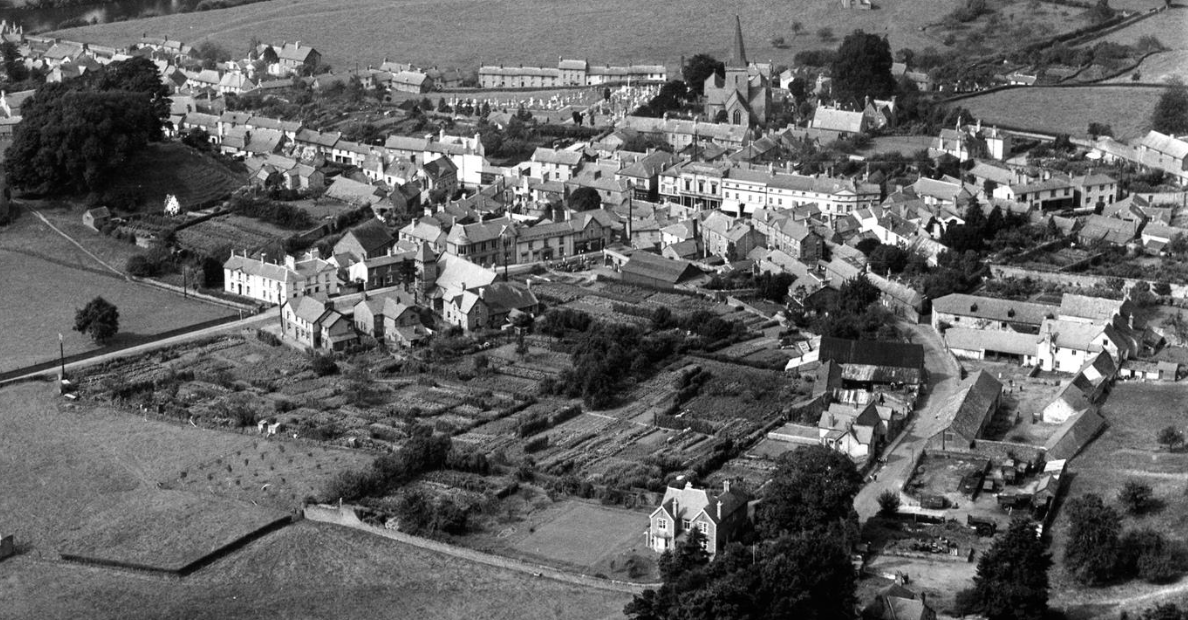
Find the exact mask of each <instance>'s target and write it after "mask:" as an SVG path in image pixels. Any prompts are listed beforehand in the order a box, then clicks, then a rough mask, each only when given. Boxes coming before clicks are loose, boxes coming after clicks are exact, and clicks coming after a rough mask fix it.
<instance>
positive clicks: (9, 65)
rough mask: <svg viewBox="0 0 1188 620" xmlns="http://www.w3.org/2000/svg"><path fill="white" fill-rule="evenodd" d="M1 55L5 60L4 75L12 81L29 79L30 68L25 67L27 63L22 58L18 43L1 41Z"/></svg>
mask: <svg viewBox="0 0 1188 620" xmlns="http://www.w3.org/2000/svg"><path fill="white" fill-rule="evenodd" d="M0 57H2V58H3V60H4V75H5V76H6V77H8V81H9V82H10V83H12V82H24V81H25V80H27V79H29V69H28V68H26V67H25V63H24V62H23V61H22V59H21V51H20V49H18V48H17V46H16V43H13V42H12V41H5V42H4V43H0Z"/></svg>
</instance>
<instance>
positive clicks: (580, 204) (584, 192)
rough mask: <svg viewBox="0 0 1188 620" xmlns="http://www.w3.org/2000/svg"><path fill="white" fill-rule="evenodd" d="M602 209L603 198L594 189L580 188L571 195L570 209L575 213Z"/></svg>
mask: <svg viewBox="0 0 1188 620" xmlns="http://www.w3.org/2000/svg"><path fill="white" fill-rule="evenodd" d="M601 207H602V198H601V197H600V196H599V195H598V190H596V189H594V188H593V187H579V188H577V189H575V190H573V193H572V194H570V195H569V208H570V209H573V210H574V211H593V210H594V209H598V208H601Z"/></svg>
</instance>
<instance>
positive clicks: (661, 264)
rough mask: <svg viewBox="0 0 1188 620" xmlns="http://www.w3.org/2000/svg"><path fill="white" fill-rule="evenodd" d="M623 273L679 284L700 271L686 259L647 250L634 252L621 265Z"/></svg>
mask: <svg viewBox="0 0 1188 620" xmlns="http://www.w3.org/2000/svg"><path fill="white" fill-rule="evenodd" d="M622 269H623V273H625V274H627V273H630V274H635V275H639V276H642V277H646V278H650V279H654V280H660V281H661V282H667V283H669V284H679V283H680V282H683V281H685V280H687V279H689V278H692V277H695V276H697V275H698V274H699V273H700V272H699V271H698V270H697V268H696V267H694V266H693V264H692V263H690V262H689V261H686V260H670V259H667V258H664V257H661V256H657V255H655V254H650V253H648V252H635V253H634V254H632V255H631V258H629V259H627V262H626V263H625V264H624V265H623V268H622Z"/></svg>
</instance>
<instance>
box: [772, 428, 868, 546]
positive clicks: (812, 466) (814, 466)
mask: <svg viewBox="0 0 1188 620" xmlns="http://www.w3.org/2000/svg"><path fill="white" fill-rule="evenodd" d="M861 486H862V475H861V474H859V473H858V470H857V469H856V468H855V467H854V463H853V461H851V460H850V459H849V457H847V456H846V455H844V454H842V453H840V452H836V451H834V450H830V449H829V448H826V447H825V446H804V447H800V448H797V449H796V450H793V451H792V452H789V453H786V454H783V455H781V456H780V459H779V464H778V466H777V468H776V473H775V476H773V478H772V481H771V483H769V484H768V485H767V491H766V494H765V496H764V499H763V503H762V504H760V507H759V511H758V514H756V529H758V531H759V532H760V533H761V534H763V535H764V536H767V537H768V538H775V537H776V536H778V535H779V534H780V533H781V532H791V533H794V534H795V533H802V532H803V533H813V532H821V531H824V530H829V529H831V528H833V527H834V526H845V525H847V523H848V522H849V521H850V520H851V519H854V518H856V513H855V512H854V497H855V496H856V495H857V494H858V489H859V488H860V487H861Z"/></svg>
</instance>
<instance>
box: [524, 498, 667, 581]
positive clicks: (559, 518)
mask: <svg viewBox="0 0 1188 620" xmlns="http://www.w3.org/2000/svg"><path fill="white" fill-rule="evenodd" d="M538 519H539V520H538ZM531 521H532V523H533V529H534V530H535V531H532V532H525V533H526V534H527V536H525V537H523V538H521V539H519V540H517V541H515V542H514V543H513V544H512V547H513V548H514V549H516V550H517V551H519V552H521V553H525V554H530V555H535V556H540V557H542V558H545V559H547V560H549V561H550V562H553V563H561V564H568V565H574V566H579V567H581V568H582V569H583V570H585V571H588V572H589V573H596V572H602V571H604V570H607V569H608V568H609V567H610V565H611V563H612V562H614V561H615V560H616V559H618V560H622V559H623V558H622V557H620V556H624V555H626V554H629V553H631V552H640V553H642V554H643V555H646V556H649V557H650V555H651V554H650V552H649V551H648V550H647V548H646V547H644V536H643V531H644V530H645V529H647V524H648V516H647V515H646V514H644V513H642V512H632V511H629V510H623V509H617V508H606V507H603V506H595V505H592V504H587V503H583V502H577V501H570V502H565V503H563V504H560V505H558V506H556V509H555V510H550V511H547V512H545V513H544V514H542V515H540V517H536V516H534V517H533V518H532V519H531ZM521 529H527V528H521ZM608 572H609V571H608Z"/></svg>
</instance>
